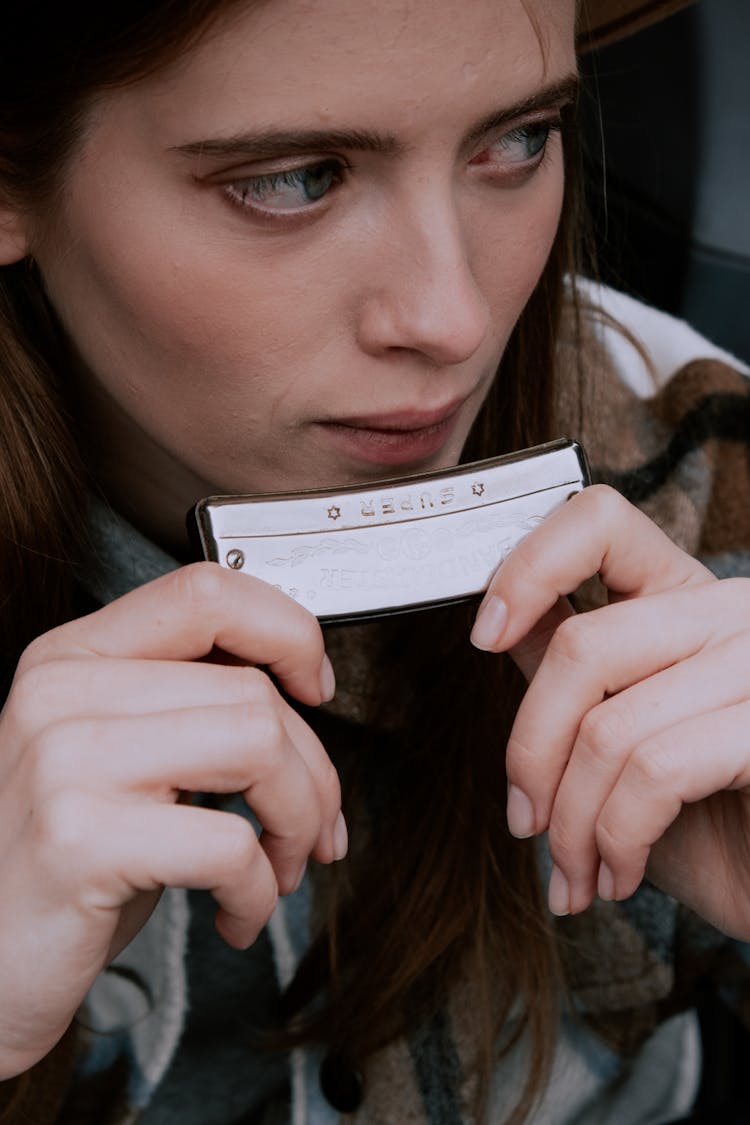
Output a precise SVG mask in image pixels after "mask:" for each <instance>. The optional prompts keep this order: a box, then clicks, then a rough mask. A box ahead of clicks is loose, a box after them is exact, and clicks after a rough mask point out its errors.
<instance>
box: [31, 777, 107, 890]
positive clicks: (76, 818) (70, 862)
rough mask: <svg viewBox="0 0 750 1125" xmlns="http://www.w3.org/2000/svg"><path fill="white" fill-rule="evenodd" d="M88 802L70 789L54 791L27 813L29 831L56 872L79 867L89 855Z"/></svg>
mask: <svg viewBox="0 0 750 1125" xmlns="http://www.w3.org/2000/svg"><path fill="white" fill-rule="evenodd" d="M91 814H92V810H91V802H90V801H89V800H88V799H87V798H86V796H85V794H83V793H80V792H76V791H74V790H72V789H67V790H58V791H57V792H55V793H54V794H52V795H50V796H49V797H47V798H46V800H44V801H42V802H40V803H39V804H37V805H36V806H35V807H33V808H32V810H31V815H32V818H33V830H34V834H35V838H36V841H37V843H38V845H39V848H40V850H41V853H42V854H43V855H47V856H48V857H51V858H52V859H53V860H54V866H55V867H56V868H59V869H60V870H63V871H65V870H74V869H78V868H79V867H80V861H81V858H82V857H85V856H87V855H89V854H90V852H91V841H92V815H91Z"/></svg>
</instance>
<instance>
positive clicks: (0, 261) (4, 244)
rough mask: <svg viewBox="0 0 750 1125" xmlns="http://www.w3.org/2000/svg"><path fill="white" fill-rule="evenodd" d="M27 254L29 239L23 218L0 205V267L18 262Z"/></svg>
mask: <svg viewBox="0 0 750 1125" xmlns="http://www.w3.org/2000/svg"><path fill="white" fill-rule="evenodd" d="M28 253H29V239H28V234H27V230H26V221H25V219H24V216H23V215H21V213H20V212H19V211H15V210H11V208H10V207H5V206H2V205H0V266H10V265H12V263H13V262H20V261H21V259H22V258H25V257H26V255H27V254H28Z"/></svg>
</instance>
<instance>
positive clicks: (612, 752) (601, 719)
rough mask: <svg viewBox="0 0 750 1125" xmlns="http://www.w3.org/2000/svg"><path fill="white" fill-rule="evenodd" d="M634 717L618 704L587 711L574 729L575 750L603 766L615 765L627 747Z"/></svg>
mask: <svg viewBox="0 0 750 1125" xmlns="http://www.w3.org/2000/svg"><path fill="white" fill-rule="evenodd" d="M634 727H635V717H634V715H633V713H632V711H631V709H630V707H628V705H627V704H626V703H624V702H622V701H621V700H619V699H618V700H608V701H607V702H606V703H601V704H599V706H598V707H594V708H592V710H591V711H588V712H587V713H586V714H585V715H584V717H583V719H582V720H581V724H580V726H579V728H578V739H577V742H578V748H579V749H581V750H583V751H584V752H585V753H586V754H587V756H588V757H590V758H592V759H593V760H594V762H596V763H599V764H601V765H604V766H608V765H610V764H611V763H612V762H613V761H619V759H620V758H621V756H622V754H623V752H624V751H626V750H627V749H628V748H629V746H630V745H631V742H632V738H633V732H634Z"/></svg>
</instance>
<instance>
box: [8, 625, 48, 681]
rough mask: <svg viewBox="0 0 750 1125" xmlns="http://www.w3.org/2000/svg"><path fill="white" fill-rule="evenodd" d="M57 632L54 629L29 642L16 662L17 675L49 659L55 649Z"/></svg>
mask: <svg viewBox="0 0 750 1125" xmlns="http://www.w3.org/2000/svg"><path fill="white" fill-rule="evenodd" d="M57 632H58V631H57V630H56V629H53V630H51V631H50V632H48V633H42V634H41V635H40V636H38V637H35V638H34V639H33V641H30V642H29V644H28V645H27V646H26V648H25V649H24V650H23V652H22V653H21V657H20V660H19V661H18V668H17V673H16V674H17V675H18V674H24V673H26V672H28V671H30V670H31V669H32V668H36V667H37V666H38V665H40V664H44V663H45V662H46V661H48V660H49V659H50V655H51V654H52V653H53V652H55V651H56V648H57V643H56V642H57V636H56V634H57Z"/></svg>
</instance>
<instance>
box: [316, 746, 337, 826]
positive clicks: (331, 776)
mask: <svg viewBox="0 0 750 1125" xmlns="http://www.w3.org/2000/svg"><path fill="white" fill-rule="evenodd" d="M318 776H319V782H318V786H319V789H320V792H321V794H322V797H323V800H324V802H325V803H326V805H327V806H328V807H329V808H330V809H331V810H332V811H334V812H335V811H338V809H339V807H340V805H341V781H340V780H339V775H338V771H337V769H336V767H335V766H334V764H333V762H332V761H331V759H330V758H329V757H328V755H327V754H326V755H325V756H324V758H323V762H322V764H321V767H320V771H319V775H318Z"/></svg>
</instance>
